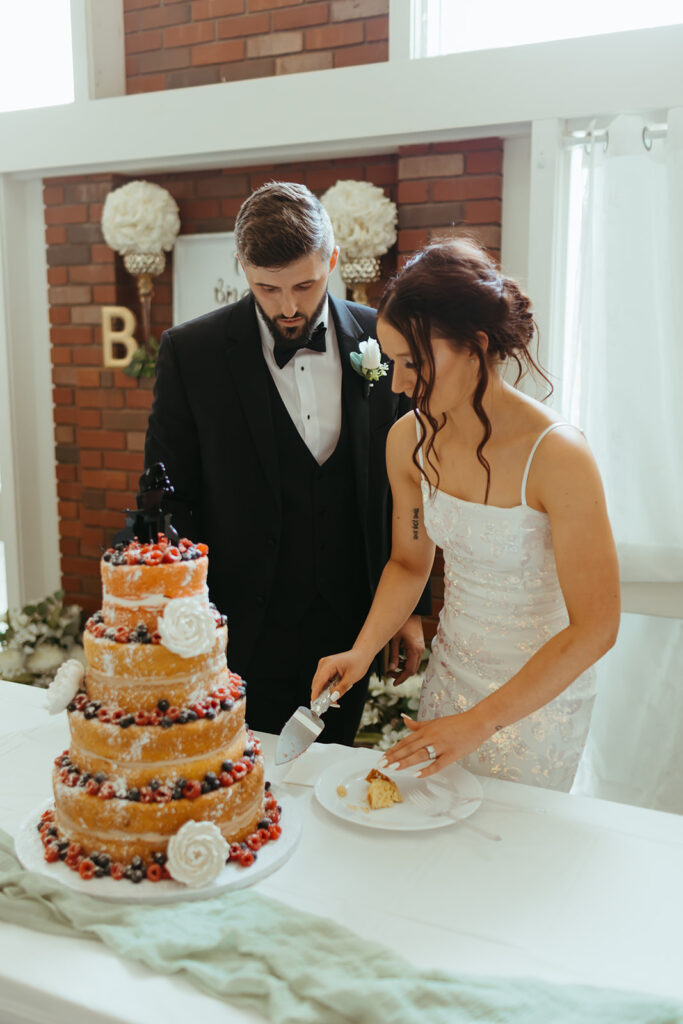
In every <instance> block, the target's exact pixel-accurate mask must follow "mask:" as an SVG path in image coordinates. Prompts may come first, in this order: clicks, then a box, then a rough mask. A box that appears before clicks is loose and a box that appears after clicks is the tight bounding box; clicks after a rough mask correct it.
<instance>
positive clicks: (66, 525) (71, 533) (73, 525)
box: [59, 519, 83, 538]
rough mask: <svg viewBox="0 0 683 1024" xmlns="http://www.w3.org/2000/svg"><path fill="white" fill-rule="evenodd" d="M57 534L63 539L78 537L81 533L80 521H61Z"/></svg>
mask: <svg viewBox="0 0 683 1024" xmlns="http://www.w3.org/2000/svg"><path fill="white" fill-rule="evenodd" d="M59 532H60V533H61V535H62V536H63V537H79V538H80V536H81V533H82V532H83V527H82V525H81V521H80V519H77V520H75V521H74V520H72V519H63V520H62V521H61V522H60V524H59Z"/></svg>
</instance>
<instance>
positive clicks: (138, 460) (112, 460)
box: [104, 452, 144, 476]
mask: <svg viewBox="0 0 683 1024" xmlns="http://www.w3.org/2000/svg"><path fill="white" fill-rule="evenodd" d="M104 466H105V469H125V470H126V471H127V472H133V473H137V475H138V476H140V474H141V473H142V471H143V469H144V459H143V458H142V457H141V456H140V454H139V453H138V452H105V453H104Z"/></svg>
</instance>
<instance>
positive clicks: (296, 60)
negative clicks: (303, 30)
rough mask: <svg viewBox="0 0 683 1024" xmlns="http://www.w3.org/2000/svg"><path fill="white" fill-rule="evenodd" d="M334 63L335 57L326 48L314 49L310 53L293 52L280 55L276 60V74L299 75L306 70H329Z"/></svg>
mask: <svg viewBox="0 0 683 1024" xmlns="http://www.w3.org/2000/svg"><path fill="white" fill-rule="evenodd" d="M333 64H334V58H333V56H332V54H331V53H329V52H327V51H326V50H312V51H311V52H310V53H293V54H290V55H289V56H287V57H278V58H277V60H276V62H275V74H276V75H297V74H301V73H302V72H305V71H327V70H328V69H329V68H331V67H332V66H333Z"/></svg>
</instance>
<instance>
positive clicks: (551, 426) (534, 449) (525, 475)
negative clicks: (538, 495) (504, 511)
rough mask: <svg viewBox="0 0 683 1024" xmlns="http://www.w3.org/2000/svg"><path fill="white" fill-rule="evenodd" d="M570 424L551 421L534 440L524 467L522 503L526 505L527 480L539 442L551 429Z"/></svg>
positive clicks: (562, 421)
mask: <svg viewBox="0 0 683 1024" xmlns="http://www.w3.org/2000/svg"><path fill="white" fill-rule="evenodd" d="M569 426H571V424H569V423H565V421H564V420H558V421H557V423H551V424H550V425H549V426H547V427H546V428H545V430H544V431H542V432H541V433H540V434H539V435H538V437H537V438H536V440H535V441H534V446H533V448H532V449H531V451H530V452H529V458H528V459H527V460H526V466H525V467H524V476H523V477H522V505H526V484H527V480H528V479H529V470H530V469H531V460H532V459H533V457H534V455H535V454H536V449H537V448H538V446H539V444H540V443H541V441H542V440H543V438H544V437H545V435H546V434H549V433H550V431H551V430H554V429H555V427H569Z"/></svg>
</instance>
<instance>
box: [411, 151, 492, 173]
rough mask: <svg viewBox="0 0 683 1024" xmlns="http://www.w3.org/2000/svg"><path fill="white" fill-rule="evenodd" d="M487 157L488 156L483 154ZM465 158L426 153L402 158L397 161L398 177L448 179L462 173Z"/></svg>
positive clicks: (460, 155)
mask: <svg viewBox="0 0 683 1024" xmlns="http://www.w3.org/2000/svg"><path fill="white" fill-rule="evenodd" d="M484 155H488V154H484ZM464 166H465V157H464V156H463V155H462V153H452V154H451V153H438V154H435V153H427V154H425V155H424V156H402V157H401V158H400V159H399V161H398V176H399V178H401V179H404V178H449V177H451V176H452V175H459V174H462V173H463V170H464Z"/></svg>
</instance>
